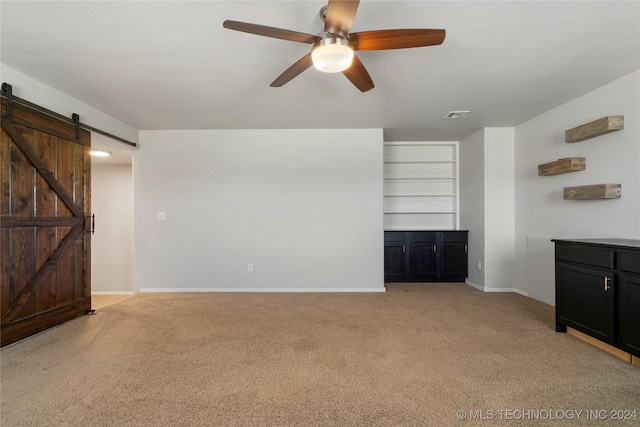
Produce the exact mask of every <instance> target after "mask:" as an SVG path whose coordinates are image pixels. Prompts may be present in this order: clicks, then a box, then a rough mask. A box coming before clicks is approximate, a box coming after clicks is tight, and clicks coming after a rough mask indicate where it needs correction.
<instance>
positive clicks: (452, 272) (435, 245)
mask: <svg viewBox="0 0 640 427" xmlns="http://www.w3.org/2000/svg"><path fill="white" fill-rule="evenodd" d="M468 234H469V232H468V231H466V230H455V231H453V230H452V231H385V232H384V281H385V282H464V280H465V278H466V277H467V268H468V267H467V264H468V262H467V256H468V255H467V254H468V252H469V246H468Z"/></svg>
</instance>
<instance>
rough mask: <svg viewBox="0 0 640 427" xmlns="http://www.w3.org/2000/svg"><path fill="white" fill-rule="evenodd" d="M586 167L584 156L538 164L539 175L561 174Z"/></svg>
mask: <svg viewBox="0 0 640 427" xmlns="http://www.w3.org/2000/svg"><path fill="white" fill-rule="evenodd" d="M585 167H586V163H585V158H584V157H567V158H564V159H559V160H556V161H555V162H550V163H544V164H541V165H538V176H551V175H560V174H562V173H569V172H577V171H582V170H584V169H585Z"/></svg>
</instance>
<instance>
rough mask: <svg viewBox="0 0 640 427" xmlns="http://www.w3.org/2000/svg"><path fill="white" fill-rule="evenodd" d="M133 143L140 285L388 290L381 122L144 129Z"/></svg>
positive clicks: (156, 287)
mask: <svg viewBox="0 0 640 427" xmlns="http://www.w3.org/2000/svg"><path fill="white" fill-rule="evenodd" d="M140 144H141V147H140V150H139V151H138V152H136V153H135V154H134V163H133V164H134V166H133V169H134V192H135V206H134V210H135V216H134V218H135V242H136V245H135V260H136V262H135V273H134V278H135V279H134V281H135V290H136V291H150V290H151V291H154V290H155V291H169V290H174V291H175V290H178V291H179V290H192V291H199V290H300V291H305V290H306V291H309V290H319V291H327V290H337V291H340V290H343V291H344V290H357V291H382V290H384V283H383V276H384V271H383V246H384V245H383V242H384V240H383V225H382V224H383V218H382V212H383V209H382V201H383V198H382V187H383V177H382V166H383V162H382V147H383V141H382V130H381V129H367V130H358V129H351V130H203V131H196V130H194V131H141V133H140ZM158 212H165V213H166V220H164V221H159V220H158V219H157V213H158ZM248 263H252V264H253V271H252V272H249V271H247V264H248Z"/></svg>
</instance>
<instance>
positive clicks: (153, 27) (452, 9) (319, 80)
mask: <svg viewBox="0 0 640 427" xmlns="http://www.w3.org/2000/svg"><path fill="white" fill-rule="evenodd" d="M0 4H1V6H0V7H1V10H0V13H1V15H0V17H1V38H2V44H1V51H0V52H1V55H2V56H1V61H2V62H3V63H4V64H6V65H8V66H10V67H12V68H14V69H16V70H18V71H20V72H22V73H24V74H27V75H29V76H31V77H33V78H35V79H37V80H39V81H41V82H43V83H45V84H47V85H49V86H51V87H53V88H55V89H58V90H60V91H62V92H64V93H66V94H68V95H70V96H72V97H74V98H76V99H78V100H80V101H82V102H84V103H86V104H88V105H91V106H92V107H95V108H97V109H99V110H101V111H103V112H105V113H106V114H109V115H111V116H113V117H115V118H117V119H119V120H121V121H123V122H125V123H128V124H130V125H132V126H134V127H135V128H138V129H223V128H224V129H248V128H253V129H261V128H372V127H373V128H384V129H385V139H387V140H459V139H462V138H464V137H466V136H468V135H470V134H471V133H473V132H475V131H476V130H478V129H480V128H482V127H486V126H515V125H518V124H520V123H522V122H524V121H526V120H528V119H530V118H533V117H535V116H537V115H539V114H541V113H543V112H545V111H548V110H550V109H552V108H553V107H555V106H558V105H561V104H563V103H565V102H567V101H569V100H572V99H574V98H576V97H578V96H580V95H583V94H585V93H587V92H589V91H591V90H593V89H595V88H597V87H600V86H602V85H604V84H606V83H608V82H611V81H613V80H615V79H617V78H619V77H622V76H624V75H626V74H629V73H631V72H633V71H635V70H637V69H640V7H639V6H640V2H638V1H603V2H594V1H567V2H560V1H530V2H523V1H509V2H506V1H500V2H484V1H446V2H436V1H368V0H363V1H361V3H360V6H359V9H358V14H357V16H356V19H355V22H354V24H353V27H352V31H354V32H355V31H364V30H374V29H386V28H444V29H446V31H447V36H446V39H445V41H444V43H443V44H442V45H441V46H434V47H426V48H416V49H404V50H395V51H376V52H371V51H369V52H359V53H358V55H359V57H360V58H361V60H362V62H363V63H364V64H365V66H366V67H367V69H368V71H369V73H370V75H371V77H372V78H373V81H374V83H375V84H376V87H375V88H374V89H373V90H371V91H369V92H366V93H361V92H360V91H358V90H357V89H356V88H355V87H354V86H352V85H351V83H350V82H349V81H348V80H347V79H346V78H345V77H344V76H342V75H340V74H323V73H320V72H319V71H316V70H315V69H313V68H310V69H309V70H307V71H305V72H304V73H302V74H301V75H300V76H298V77H297V78H295V79H294V80H292V81H291V82H289V83H288V84H286V85H285V86H283V87H281V88H271V87H269V84H270V83H271V82H272V81H273V80H274V79H275V78H276V77H277V76H278V75H280V73H282V72H283V71H284V70H285V69H286V68H288V67H289V66H290V65H291V64H293V63H294V62H295V61H297V60H298V59H299V58H300V57H302V56H303V55H305V54H306V53H307V52H308V51H309V45H305V44H301V43H294V42H288V41H283V40H278V39H272V38H267V37H260V36H256V35H251V34H246V33H241V32H236V31H231V30H226V29H224V28H223V27H222V22H223V21H224V20H225V19H232V20H238V21H245V22H251V23H259V24H263V25H268V26H274V27H279V28H285V29H291V30H295V31H300V32H306V33H312V34H316V33H317V32H318V31H320V30H321V28H322V22H321V21H320V18H319V17H318V11H319V9H320V8H321V6H323V5H324V4H325V1H322V0H321V1H295V2H287V1H199V2H187V1H173V2H152V1H143V2H130V1H126V2H96V1H75V2H58V1H46V2H33V1H19V2H14V1H6V0H3V1H2V2H0ZM8 83H11V82H8ZM14 91H16V95H17V96H20V95H19V93H17V92H19V88H14ZM451 110H471V111H472V113H471V114H470V115H469V116H468V117H467V118H466V119H464V120H443V119H442V117H443V116H444V115H445V114H446V113H447V112H449V111H451ZM608 113H611V112H607V111H603V112H602V114H603V115H606V114H608Z"/></svg>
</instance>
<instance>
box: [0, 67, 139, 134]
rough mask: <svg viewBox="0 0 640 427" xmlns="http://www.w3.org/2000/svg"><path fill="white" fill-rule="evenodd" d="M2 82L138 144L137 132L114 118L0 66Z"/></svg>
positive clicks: (34, 100) (19, 94)
mask: <svg viewBox="0 0 640 427" xmlns="http://www.w3.org/2000/svg"><path fill="white" fill-rule="evenodd" d="M0 79H1V80H2V82H3V83H9V84H10V85H11V86H12V89H13V94H14V95H15V96H17V97H18V98H22V99H25V100H27V101H29V102H32V103H34V104H37V105H40V106H41V107H44V108H47V109H49V110H51V111H54V112H56V113H58V114H61V115H63V116H65V117H69V118H71V116H72V114H73V113H76V114H79V115H80V122H82V123H84V124H86V125H89V126H92V127H94V128H96V129H100V130H102V131H105V132H108V133H110V134H112V135H115V136H118V137H120V138H124V139H126V140H128V141H131V142H137V141H138V129H136V128H134V127H132V126H130V125H128V124H126V123H124V122H121V121H120V120H117V119H114V118H113V117H111V116H108V115H106V114H105V113H103V112H101V111H99V110H96V109H95V108H93V107H90V106H89V105H87V104H84V103H83V102H81V101H79V100H77V99H75V98H72V97H70V96H69V95H66V94H64V93H62V92H60V91H58V90H55V89H53V88H51V87H50V86H47V85H45V84H43V83H41V82H39V81H37V80H35V79H33V78H31V77H29V76H27V75H26V74H22V73H21V72H19V71H17V70H14V69H13V68H11V67H8V66H6V65H4V64H0Z"/></svg>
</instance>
